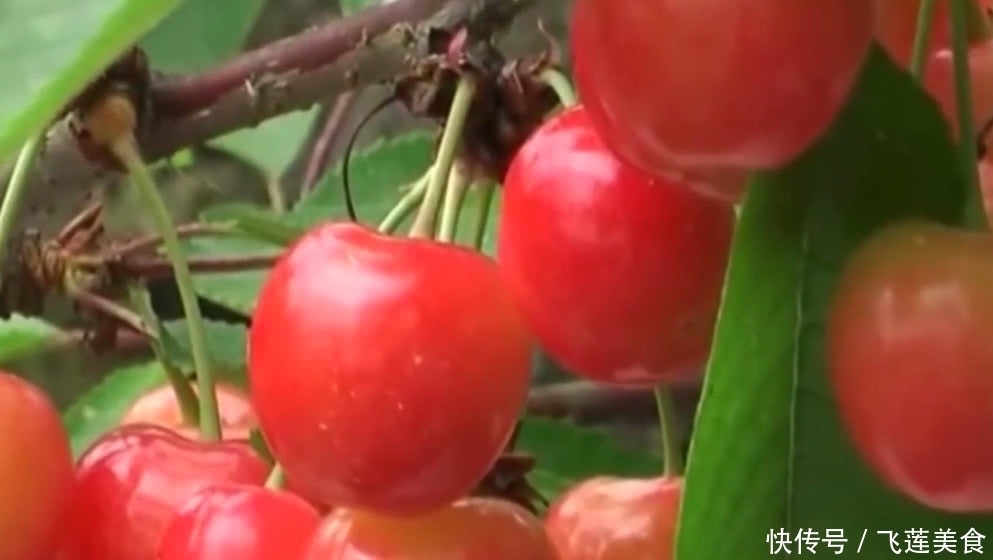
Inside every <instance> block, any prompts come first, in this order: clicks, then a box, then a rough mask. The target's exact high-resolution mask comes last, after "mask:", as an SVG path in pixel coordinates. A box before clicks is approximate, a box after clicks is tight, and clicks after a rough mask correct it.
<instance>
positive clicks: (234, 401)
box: [120, 383, 256, 440]
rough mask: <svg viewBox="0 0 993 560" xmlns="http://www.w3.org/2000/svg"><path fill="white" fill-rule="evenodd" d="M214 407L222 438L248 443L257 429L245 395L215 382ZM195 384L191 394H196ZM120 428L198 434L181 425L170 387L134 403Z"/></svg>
mask: <svg viewBox="0 0 993 560" xmlns="http://www.w3.org/2000/svg"><path fill="white" fill-rule="evenodd" d="M215 389H216V393H217V407H218V409H219V410H220V413H221V427H222V432H223V434H224V439H227V440H247V439H248V437H249V433H250V432H251V430H252V428H255V426H256V420H255V412H253V411H252V405H251V403H249V402H248V393H246V392H245V391H242V390H241V389H239V388H238V387H235V386H233V385H227V384H224V383H218V384H217V385H216V387H215ZM196 391H197V388H196V384H193V392H194V393H196ZM120 423H121V425H126V424H155V425H158V426H162V427H164V428H168V429H170V430H173V431H175V432H178V433H180V434H182V435H183V436H185V437H188V438H190V439H196V438H197V437H198V435H199V431H198V429H197V427H196V426H189V425H187V424H185V423H184V422H183V414H182V411H181V410H180V408H179V403H178V402H176V393H175V391H173V390H172V386H171V385H168V384H167V385H162V386H161V387H157V388H155V389H153V390H151V391H149V392H148V393H145V394H144V395H142V396H141V397H139V398H138V400H136V401H135V402H134V403H133V404H132V405H131V407H130V408H129V409H128V410H127V412H125V413H124V416H123V417H122V418H121V422H120Z"/></svg>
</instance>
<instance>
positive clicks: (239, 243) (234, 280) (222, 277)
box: [186, 236, 283, 317]
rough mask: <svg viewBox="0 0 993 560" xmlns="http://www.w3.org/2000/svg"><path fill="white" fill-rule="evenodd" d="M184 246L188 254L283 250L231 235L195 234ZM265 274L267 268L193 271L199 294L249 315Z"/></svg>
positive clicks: (269, 253) (202, 254)
mask: <svg viewBox="0 0 993 560" xmlns="http://www.w3.org/2000/svg"><path fill="white" fill-rule="evenodd" d="M186 247H187V251H188V252H189V254H190V255H200V256H209V255H213V256H237V255H275V254H278V253H279V252H281V251H282V250H283V247H280V246H278V245H273V244H270V243H265V242H263V241H259V240H257V239H246V238H239V237H230V236H225V237H213V236H202V237H196V238H193V239H189V240H187V241H186ZM268 274H269V270H268V269H260V270H251V271H246V272H223V273H211V274H196V275H194V278H193V283H194V286H195V287H196V290H197V293H198V294H200V295H201V296H202V297H205V298H207V299H209V300H212V301H214V302H216V303H218V304H220V305H223V306H225V307H227V308H229V309H233V310H235V311H237V312H239V313H242V314H244V315H245V316H246V317H250V316H251V314H252V310H253V309H254V308H255V298H256V296H257V295H258V291H259V288H260V287H261V286H262V282H263V281H264V280H265V278H266V276H267V275H268Z"/></svg>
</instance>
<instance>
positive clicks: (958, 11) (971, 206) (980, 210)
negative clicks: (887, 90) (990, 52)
mask: <svg viewBox="0 0 993 560" xmlns="http://www.w3.org/2000/svg"><path fill="white" fill-rule="evenodd" d="M970 4H972V0H958V1H956V2H952V4H951V24H952V26H951V27H952V63H953V66H954V70H955V109H956V118H957V120H958V125H959V138H958V155H959V165H960V166H961V167H962V173H963V174H964V176H965V178H966V183H967V186H968V197H967V199H966V205H965V211H964V221H965V224H966V225H968V226H970V227H974V228H976V229H984V230H985V229H987V228H988V227H989V224H988V223H987V221H986V212H985V210H984V206H983V193H982V190H981V189H980V186H979V173H978V169H977V165H976V151H977V146H976V129H975V125H974V123H973V120H972V119H973V114H972V83H971V78H970V76H969V14H970V7H969V5H970Z"/></svg>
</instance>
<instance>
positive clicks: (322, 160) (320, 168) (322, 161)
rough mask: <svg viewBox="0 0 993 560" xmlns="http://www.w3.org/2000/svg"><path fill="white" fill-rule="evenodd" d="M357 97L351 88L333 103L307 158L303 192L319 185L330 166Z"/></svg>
mask: <svg viewBox="0 0 993 560" xmlns="http://www.w3.org/2000/svg"><path fill="white" fill-rule="evenodd" d="M357 97H358V96H357V95H356V92H355V90H351V91H346V92H344V93H342V94H341V95H339V96H338V98H337V99H335V101H334V105H332V107H331V111H330V112H329V113H328V117H327V119H326V120H325V121H324V126H323V127H322V128H321V132H320V134H319V135H318V136H317V140H316V141H315V142H314V146H313V149H312V150H311V152H310V155H309V156H308V158H307V168H306V172H305V173H304V176H303V186H302V191H301V192H304V193H306V192H309V191H311V190H312V189H313V188H314V187H315V186H317V181H318V180H319V179H320V178H321V175H323V174H324V171H325V170H326V169H327V167H328V162H329V161H330V160H331V151H332V150H333V149H334V147H335V144H336V143H337V141H338V138H340V137H341V130H342V125H343V124H344V122H345V117H346V116H347V115H348V113H349V112H350V111H351V109H352V107H354V106H355V100H356V99H357Z"/></svg>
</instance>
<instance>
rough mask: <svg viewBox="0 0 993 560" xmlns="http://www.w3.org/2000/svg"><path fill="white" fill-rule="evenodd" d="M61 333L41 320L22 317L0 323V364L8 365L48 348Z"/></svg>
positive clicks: (13, 317)
mask: <svg viewBox="0 0 993 560" xmlns="http://www.w3.org/2000/svg"><path fill="white" fill-rule="evenodd" d="M61 332H62V331H60V330H59V329H58V328H57V327H55V326H54V325H51V324H49V323H47V322H45V321H42V320H41V319H36V318H34V317H24V316H23V315H14V316H12V317H11V318H9V319H6V320H4V321H0V363H3V364H8V363H10V362H12V361H14V360H18V359H20V358H23V357H24V356H26V355H28V354H33V353H35V352H37V351H39V350H43V349H45V348H47V347H49V346H50V345H51V343H52V341H53V339H55V338H56V337H57V336H58V335H59V334H61Z"/></svg>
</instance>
